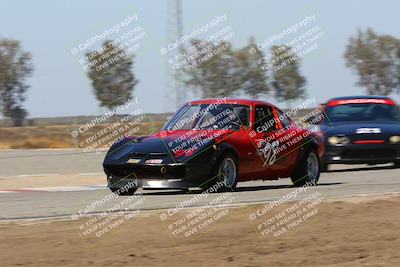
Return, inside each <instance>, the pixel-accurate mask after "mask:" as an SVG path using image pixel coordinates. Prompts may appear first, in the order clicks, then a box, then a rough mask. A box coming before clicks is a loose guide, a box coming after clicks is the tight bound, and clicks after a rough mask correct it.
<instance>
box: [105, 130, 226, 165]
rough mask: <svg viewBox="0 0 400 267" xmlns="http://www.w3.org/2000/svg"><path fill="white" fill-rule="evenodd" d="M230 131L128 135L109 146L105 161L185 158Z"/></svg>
mask: <svg viewBox="0 0 400 267" xmlns="http://www.w3.org/2000/svg"><path fill="white" fill-rule="evenodd" d="M231 132H232V130H207V131H201V130H198V131H193V130H192V131H168V132H166V131H165V132H160V133H157V134H154V135H151V136H135V137H127V138H125V139H124V140H122V141H121V142H119V143H117V144H115V145H113V146H112V147H111V148H110V150H109V151H108V153H107V155H106V158H105V160H104V162H105V163H109V164H110V163H117V162H126V161H127V160H128V159H129V158H147V159H152V158H154V159H159V158H162V159H163V163H176V162H184V161H186V160H187V159H189V158H191V157H193V156H194V155H196V154H197V153H199V152H201V151H203V150H204V149H206V148H208V147H210V146H211V145H213V144H215V142H216V140H217V141H218V139H221V138H223V137H224V136H226V135H228V134H229V133H231Z"/></svg>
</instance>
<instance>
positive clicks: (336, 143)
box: [320, 96, 400, 170]
mask: <svg viewBox="0 0 400 267" xmlns="http://www.w3.org/2000/svg"><path fill="white" fill-rule="evenodd" d="M324 114H325V118H324V119H323V120H322V122H321V124H320V130H321V131H322V132H324V136H325V154H324V155H323V157H322V169H325V170H327V169H328V166H329V164H338V163H340V164H371V165H373V164H381V163H390V162H393V163H394V164H395V165H396V166H399V165H400V111H399V108H398V106H397V105H396V103H395V102H394V101H393V100H392V99H390V98H388V97H382V96H351V97H339V98H334V99H331V100H330V101H328V103H326V104H325V106H324Z"/></svg>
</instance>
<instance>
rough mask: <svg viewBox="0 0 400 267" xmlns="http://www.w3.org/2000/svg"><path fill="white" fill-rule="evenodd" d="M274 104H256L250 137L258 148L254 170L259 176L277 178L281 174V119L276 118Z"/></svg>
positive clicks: (255, 147) (256, 148)
mask: <svg viewBox="0 0 400 267" xmlns="http://www.w3.org/2000/svg"><path fill="white" fill-rule="evenodd" d="M274 113H275V111H274V108H273V107H272V106H268V105H256V106H255V108H254V116H253V117H254V123H253V125H252V127H253V128H252V130H251V131H250V138H251V139H252V143H253V145H254V149H255V150H256V153H255V154H256V155H257V156H256V157H254V163H253V166H254V172H255V175H256V176H257V177H258V178H264V179H265V178H275V177H277V175H279V173H278V171H279V166H278V165H277V164H276V160H277V159H279V156H280V155H279V151H278V148H279V141H277V140H276V137H277V136H278V135H279V130H280V128H281V127H280V126H279V121H278V120H277V119H276V116H275V114H274Z"/></svg>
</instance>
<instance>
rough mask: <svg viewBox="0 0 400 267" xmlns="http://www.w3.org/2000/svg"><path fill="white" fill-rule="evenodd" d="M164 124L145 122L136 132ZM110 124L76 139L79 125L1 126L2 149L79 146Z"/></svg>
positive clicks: (154, 128) (98, 126) (145, 131)
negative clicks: (73, 136)
mask: <svg viewBox="0 0 400 267" xmlns="http://www.w3.org/2000/svg"><path fill="white" fill-rule="evenodd" d="M163 124H164V122H143V123H141V124H140V125H139V131H138V132H137V133H136V134H137V135H146V134H151V133H155V132H157V131H158V130H159V129H160V128H161V127H162V125H163ZM109 125H110V124H102V125H96V126H95V127H93V128H91V129H90V130H88V131H87V132H85V133H84V134H82V135H80V136H79V137H78V138H77V139H75V140H74V138H72V137H71V132H72V131H74V130H76V129H78V128H79V125H73V126H71V125H57V126H25V127H1V128H0V149H15V148H20V149H35V148H74V147H78V143H79V142H80V141H82V140H85V139H86V138H88V137H90V136H92V135H96V133H98V132H100V131H101V130H103V129H105V128H107V127H108V126H109Z"/></svg>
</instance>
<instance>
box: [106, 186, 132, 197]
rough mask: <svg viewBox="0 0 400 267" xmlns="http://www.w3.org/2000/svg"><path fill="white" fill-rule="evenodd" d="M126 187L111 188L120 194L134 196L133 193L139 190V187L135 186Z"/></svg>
mask: <svg viewBox="0 0 400 267" xmlns="http://www.w3.org/2000/svg"><path fill="white" fill-rule="evenodd" d="M123 189H124V188H110V190H111V191H112V192H113V193H115V194H117V195H119V196H132V195H133V194H135V192H136V191H137V190H138V189H137V187H135V188H129V189H125V190H123Z"/></svg>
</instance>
